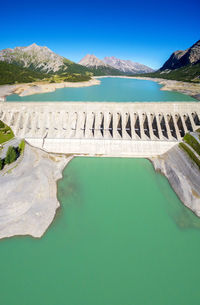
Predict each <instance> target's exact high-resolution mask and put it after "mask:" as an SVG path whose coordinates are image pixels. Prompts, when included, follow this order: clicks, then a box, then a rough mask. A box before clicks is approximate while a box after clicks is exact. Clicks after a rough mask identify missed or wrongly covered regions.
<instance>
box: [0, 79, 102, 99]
mask: <svg viewBox="0 0 200 305" xmlns="http://www.w3.org/2000/svg"><path fill="white" fill-rule="evenodd" d="M100 83H101V81H100V80H98V79H95V78H92V79H91V80H89V81H86V82H76V83H72V82H63V83H40V82H37V83H27V84H16V85H1V86H0V99H2V100H4V99H5V98H6V96H8V95H11V94H18V95H19V96H28V95H32V94H40V93H47V92H54V91H55V90H56V89H61V88H81V87H90V86H97V85H100Z"/></svg>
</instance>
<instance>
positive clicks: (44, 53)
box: [0, 43, 64, 73]
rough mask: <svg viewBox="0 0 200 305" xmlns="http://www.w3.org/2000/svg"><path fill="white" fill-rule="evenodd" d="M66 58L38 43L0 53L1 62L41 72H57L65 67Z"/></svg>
mask: <svg viewBox="0 0 200 305" xmlns="http://www.w3.org/2000/svg"><path fill="white" fill-rule="evenodd" d="M63 60H64V58H63V57H62V56H59V55H57V54H56V53H54V52H53V51H52V50H50V49H49V48H47V47H41V46H38V45H37V44H36V43H33V44H31V45H30V46H27V47H16V48H14V49H4V50H2V51H0V61H6V62H8V63H14V64H18V65H20V66H22V67H25V68H30V67H31V68H33V69H34V70H38V71H41V72H46V73H49V72H56V71H59V70H60V68H61V67H64V62H63Z"/></svg>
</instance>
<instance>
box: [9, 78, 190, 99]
mask: <svg viewBox="0 0 200 305" xmlns="http://www.w3.org/2000/svg"><path fill="white" fill-rule="evenodd" d="M100 81H101V84H100V85H96V86H91V87H82V88H63V89H57V90H56V91H54V92H50V93H42V94H35V95H29V96H24V97H20V96H18V95H16V94H14V95H11V96H8V97H7V101H10V102H11V101H21V102H24V101H34V102H37V101H88V102H93V101H96V102H104V101H107V102H137V101H138V102H145V101H147V102H148V101H152V102H157V101H163V102H166V101H169V102H170V101H171V102H172V101H182V102H184V101H185V102H186V101H196V100H195V99H194V98H192V97H190V96H187V95H185V94H182V93H178V92H172V91H161V90H160V88H161V87H162V86H161V85H159V84H158V83H156V82H153V81H147V80H138V79H127V78H118V77H107V78H100Z"/></svg>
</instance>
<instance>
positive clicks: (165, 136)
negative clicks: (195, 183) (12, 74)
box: [0, 102, 200, 157]
mask: <svg viewBox="0 0 200 305" xmlns="http://www.w3.org/2000/svg"><path fill="white" fill-rule="evenodd" d="M0 120H2V121H3V122H5V123H6V124H7V125H9V126H10V127H11V128H12V130H13V132H14V134H15V136H16V137H19V138H25V140H26V141H27V142H28V143H29V144H31V145H33V146H36V147H38V148H41V149H43V150H45V151H47V152H52V153H67V154H75V155H76V154H77V155H86V156H87V155H90V156H97V155H98V156H113V157H151V156H154V155H159V154H163V153H164V152H166V151H167V150H169V149H170V148H172V147H173V146H174V145H176V144H177V143H178V142H180V141H181V140H182V138H183V136H184V135H185V134H186V133H187V132H192V131H194V130H196V129H198V128H200V104H199V103H198V102H187V103H186V102H175V103H172V102H164V103H163V102H146V103H145V102H144V103H136V102H133V103H119V102H116V103H115V102H55V103H52V102H12V103H9V102H2V103H0Z"/></svg>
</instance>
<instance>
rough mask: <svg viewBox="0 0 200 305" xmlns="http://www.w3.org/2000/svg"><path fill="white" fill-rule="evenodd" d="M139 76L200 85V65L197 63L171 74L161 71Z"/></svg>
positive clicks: (173, 71) (170, 72)
mask: <svg viewBox="0 0 200 305" xmlns="http://www.w3.org/2000/svg"><path fill="white" fill-rule="evenodd" d="M135 76H136V75H135ZM137 76H146V77H158V78H164V79H172V80H178V81H184V82H196V83H200V63H197V64H195V65H187V66H185V67H182V68H179V69H175V70H171V71H169V72H164V71H160V70H159V71H156V72H153V73H145V74H139V75H137Z"/></svg>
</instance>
